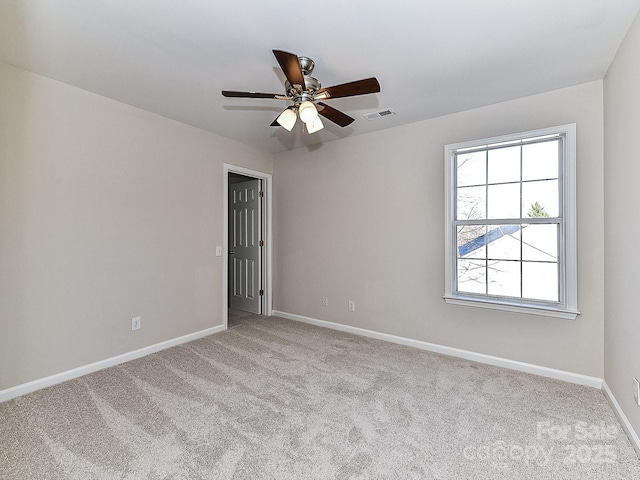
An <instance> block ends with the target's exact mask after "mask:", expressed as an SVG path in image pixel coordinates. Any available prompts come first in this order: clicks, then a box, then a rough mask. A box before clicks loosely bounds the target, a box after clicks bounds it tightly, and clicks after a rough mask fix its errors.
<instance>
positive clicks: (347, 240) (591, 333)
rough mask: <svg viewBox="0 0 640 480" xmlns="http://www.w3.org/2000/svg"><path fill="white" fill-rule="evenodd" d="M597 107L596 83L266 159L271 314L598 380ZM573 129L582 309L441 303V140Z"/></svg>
mask: <svg viewBox="0 0 640 480" xmlns="http://www.w3.org/2000/svg"><path fill="white" fill-rule="evenodd" d="M427 94H428V92H427ZM602 101H603V99H602V82H601V81H597V82H593V83H588V84H584V85H579V86H576V87H571V88H566V89H562V90H558V91H554V92H550V93H545V94H542V95H536V96H532V97H527V98H522V99H518V100H514V101H510V102H506V103H501V104H497V105H493V106H488V107H483V108H479V109H475V110H471V111H466V112H462V113H458V114H454V115H448V116H445V117H440V118H436V119H433V120H428V121H423V122H419V123H414V124H411V125H406V126H403V127H398V128H394V129H389V130H385V131H380V132H376V133H374V134H368V135H362V136H357V137H352V138H347V139H344V140H340V141H337V142H331V143H326V144H324V145H322V146H318V147H317V148H314V149H309V150H307V149H300V150H294V151H290V152H283V153H280V154H277V155H276V156H275V159H274V192H275V199H274V221H275V227H274V232H275V233H274V235H275V239H274V247H275V253H274V258H275V266H274V278H275V290H274V292H275V298H274V308H275V309H276V310H280V311H284V312H287V313H292V314H299V315H305V316H309V317H313V318H317V319H321V320H328V321H332V322H337V323H342V324H347V325H351V326H356V327H361V328H366V329H371V330H376V331H379V332H385V333H390V334H394V335H400V336H404V337H409V338H412V339H418V340H423V341H427V342H433V343H437V344H441V345H446V346H450V347H456V348H462V349H467V350H471V351H474V352H480V353H485V354H489V355H496V356H499V357H504V358H508V359H513V360H518V361H523V362H529V363H533V364H538V365H544V366H547V367H552V368H557V369H561V370H567V371H570V372H576V373H580V374H585V375H592V376H596V377H602V375H603V328H604V327H603V314H604V306H603V269H604V267H603V255H604V253H603V250H604V246H603V105H602ZM398 114H399V115H402V112H398ZM362 121H364V120H362ZM380 121H384V120H380ZM573 122H575V123H576V124H577V158H578V160H577V163H578V167H577V168H578V174H577V176H578V179H577V184H578V238H579V242H578V243H579V245H578V270H579V291H578V294H579V298H578V301H579V305H578V306H579V309H580V311H581V312H582V314H581V315H580V316H578V318H577V319H576V320H575V321H570V320H561V319H555V318H544V317H538V316H531V315H523V314H515V313H508V312H500V311H494V310H483V309H477V308H469V307H461V306H454V305H447V304H445V302H444V300H443V299H442V294H443V293H444V233H443V224H444V190H443V188H444V187H443V183H444V173H443V164H444V160H443V147H444V145H445V144H448V143H453V142H461V141H465V140H472V139H477V138H483V137H488V136H494V135H501V134H507V133H513V132H520V131H524V130H530V129H536V128H542V127H549V126H554V125H560V124H565V123H573ZM322 296H327V297H328V298H329V307H328V308H324V307H322V306H321V298H322ZM348 300H354V301H355V302H356V311H355V312H348V311H347V302H348Z"/></svg>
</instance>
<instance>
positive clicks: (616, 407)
mask: <svg viewBox="0 0 640 480" xmlns="http://www.w3.org/2000/svg"><path fill="white" fill-rule="evenodd" d="M602 391H603V392H604V396H605V397H607V400H608V401H609V404H610V405H611V408H612V409H613V411H614V412H615V414H616V416H617V417H618V420H620V423H621V424H622V428H624V431H625V432H626V434H627V437H629V441H630V442H631V445H632V446H633V448H634V449H635V450H636V453H637V454H638V457H640V438H639V437H638V434H637V433H636V431H635V430H634V429H633V426H632V425H631V422H629V419H628V418H627V416H626V415H625V414H624V412H623V411H622V408H621V407H620V404H619V403H618V401H617V400H616V397H614V396H613V392H612V391H611V389H610V388H609V385H607V382H606V381H603V382H602Z"/></svg>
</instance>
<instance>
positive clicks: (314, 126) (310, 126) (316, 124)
mask: <svg viewBox="0 0 640 480" xmlns="http://www.w3.org/2000/svg"><path fill="white" fill-rule="evenodd" d="M306 125H307V132H309V133H315V132H317V131H318V130H322V129H323V128H324V125H323V124H322V120H320V117H316V118H315V120H313V121H312V122H307V123H306Z"/></svg>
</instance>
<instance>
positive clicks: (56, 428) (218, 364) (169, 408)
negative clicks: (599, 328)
mask: <svg viewBox="0 0 640 480" xmlns="http://www.w3.org/2000/svg"><path fill="white" fill-rule="evenodd" d="M230 326H231V328H229V329H228V330H227V331H225V332H222V333H218V334H215V335H211V336H209V337H206V338H203V339H200V340H197V341H194V342H191V343H188V344H184V345H181V346H178V347H174V348H171V349H168V350H164V351H162V352H159V353H156V354H153V355H149V356H146V357H144V358H140V359H138V360H134V361H131V362H128V363H125V364H122V365H119V366H116V367H112V368H109V369H106V370H102V371H99V372H96V373H93V374H90V375H86V376H84V377H80V378H77V379H75V380H71V381H68V382H65V383H62V384H59V385H56V386H53V387H50V388H47V389H43V390H40V391H37V392H34V393H31V394H29V395H25V396H23V397H20V398H16V399H14V400H11V401H8V402H5V403H2V404H0V478H2V479H3V480H13V479H82V480H86V479H136V480H138V479H296V480H299V479H441V480H445V479H447V480H448V479H452V480H453V479H456V480H459V479H580V480H585V479H599V480H602V479H629V480H631V479H636V480H637V479H640V460H639V459H638V457H637V455H636V453H635V451H634V450H633V449H632V447H631V444H630V442H629V440H628V438H627V437H626V436H625V434H624V432H623V431H622V428H621V426H620V424H619V422H618V421H617V419H616V417H615V416H614V414H613V412H612V410H611V408H610V407H609V405H608V403H607V401H606V399H605V398H604V396H603V394H602V392H601V391H599V390H597V389H594V388H588V387H582V386H577V385H572V384H568V383H563V382H559V381H555V380H551V379H546V378H542V377H537V376H534V375H527V374H523V373H519V372H515V371H511V370H506V369H502V368H498V367H492V366H487V365H482V364H478V363H474V362H470V361H466V360H461V359H457V358H452V357H447V356H443V355H438V354H434V353H429V352H424V351H421V350H416V349H413V348H410V347H404V346H400V345H395V344H392V343H386V342H382V341H378V340H373V339H369V338H364V337H359V336H355V335H351V334H347V333H343V332H337V331H333V330H328V329H324V328H319V327H314V326H310V325H306V324H302V323H297V322H293V321H289V320H285V319H282V318H277V317H268V318H265V317H257V316H250V315H249V316H242V317H238V318H234V319H233V321H230Z"/></svg>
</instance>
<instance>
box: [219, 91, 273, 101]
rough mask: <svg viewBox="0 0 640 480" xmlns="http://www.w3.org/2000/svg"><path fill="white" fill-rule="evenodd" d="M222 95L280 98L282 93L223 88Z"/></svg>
mask: <svg viewBox="0 0 640 480" xmlns="http://www.w3.org/2000/svg"><path fill="white" fill-rule="evenodd" d="M222 96H224V97H237V98H276V99H277V98H278V97H281V96H282V95H278V94H277V93H259V92H236V91H233V90H222Z"/></svg>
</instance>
